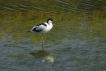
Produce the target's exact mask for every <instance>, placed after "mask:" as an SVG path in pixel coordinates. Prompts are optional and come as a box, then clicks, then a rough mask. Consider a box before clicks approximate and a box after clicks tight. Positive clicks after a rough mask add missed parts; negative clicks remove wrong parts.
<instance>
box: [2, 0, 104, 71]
mask: <svg viewBox="0 0 106 71" xmlns="http://www.w3.org/2000/svg"><path fill="white" fill-rule="evenodd" d="M55 2H57V3H60V4H59V5H61V4H64V5H65V6H66V7H67V6H68V5H69V4H70V3H71V4H72V6H71V5H69V6H68V8H69V7H70V6H71V7H70V8H71V10H72V11H73V10H74V11H76V12H77V11H78V13H77V14H75V13H73V14H72V15H70V14H64V13H66V12H65V11H66V10H65V8H66V7H63V6H61V8H62V9H60V7H58V6H57V7H56V9H51V8H47V10H50V12H51V11H52V12H60V11H64V10H65V11H64V12H61V13H62V14H53V15H52V14H49V15H50V16H52V17H53V19H54V21H53V25H54V27H53V29H52V30H51V31H50V32H48V33H47V34H45V35H44V39H45V44H44V47H45V51H43V50H42V45H41V44H42V43H41V42H42V41H41V34H37V33H28V32H27V31H28V30H29V29H30V28H31V27H32V26H34V25H36V24H34V23H39V22H43V20H46V19H42V18H41V17H45V15H48V14H43V13H40V14H39V15H40V16H41V17H38V16H35V15H34V14H32V13H27V14H26V12H22V13H20V12H19V14H18V15H19V16H18V15H14V14H13V15H11V16H10V15H6V16H5V15H4V16H3V17H1V18H0V32H1V33H0V43H1V44H0V71H106V67H105V66H106V48H105V47H106V29H105V27H106V25H105V23H106V21H105V18H103V17H102V18H101V16H100V15H99V16H100V17H99V18H97V17H98V14H99V13H100V12H99V13H98V11H97V12H96V13H97V16H96V15H92V17H90V16H91V14H89V15H88V14H87V15H85V11H84V10H83V11H82V9H81V8H82V7H83V5H84V6H87V7H86V8H87V9H88V8H89V7H90V8H91V7H92V8H93V9H95V8H94V7H96V4H94V3H93V2H91V3H90V2H84V3H83V2H80V1H79V3H78V4H79V5H81V6H79V7H78V8H75V7H76V6H74V4H73V2H68V0H67V1H60V0H56V1H55ZM101 3H102V2H101ZM8 5H12V7H13V6H14V7H13V8H10V6H9V7H8ZM8 5H7V6H3V5H2V4H1V5H0V6H2V8H5V9H10V10H15V9H16V10H17V9H20V8H25V9H26V10H27V9H29V8H28V7H29V5H28V4H25V5H24V4H16V5H15V4H13V3H9V4H8ZM75 5H76V4H75ZM45 7H46V6H43V5H39V3H38V5H37V6H31V10H33V11H35V10H34V9H33V8H36V9H39V10H42V11H43V12H44V13H45ZM101 7H103V6H101ZM58 8H59V9H58ZM103 8H104V7H103ZM66 9H67V8H66ZM90 10H91V9H90ZM68 11H69V10H68ZM79 11H82V12H84V13H83V14H84V15H83V14H82V13H79ZM7 12H8V11H7ZM48 12H49V11H48ZM86 12H87V13H88V12H89V11H88V10H86ZM16 14H17V13H16ZM78 14H81V15H79V17H78V16H77V15H78ZM26 15H27V16H26ZM50 16H47V17H50ZM58 16H60V17H58ZM74 16H76V17H74ZM104 16H105V15H104ZM14 17H15V19H14ZM39 18H41V20H39ZM57 18H58V19H57ZM60 18H61V19H60ZM37 20H38V21H37ZM19 23H20V24H19ZM29 23H30V24H29ZM25 26H26V27H27V28H26V27H25Z"/></svg>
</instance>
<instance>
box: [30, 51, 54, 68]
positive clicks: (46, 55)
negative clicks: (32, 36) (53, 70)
mask: <svg viewBox="0 0 106 71" xmlns="http://www.w3.org/2000/svg"><path fill="white" fill-rule="evenodd" d="M30 54H31V55H33V56H34V57H35V58H37V59H40V60H41V61H42V62H45V63H48V64H50V65H51V66H54V57H53V55H52V54H51V53H50V52H48V51H45V50H38V51H33V52H31V53H30Z"/></svg>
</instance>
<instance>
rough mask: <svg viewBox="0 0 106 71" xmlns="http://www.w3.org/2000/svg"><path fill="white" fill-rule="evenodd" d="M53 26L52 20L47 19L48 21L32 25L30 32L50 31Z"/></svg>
mask: <svg viewBox="0 0 106 71" xmlns="http://www.w3.org/2000/svg"><path fill="white" fill-rule="evenodd" d="M52 27H53V24H52V21H51V20H48V22H44V23H42V24H40V25H38V26H34V27H33V28H32V29H31V30H30V32H37V31H39V33H46V32H48V31H50V30H51V29H52ZM34 28H36V30H35V31H34Z"/></svg>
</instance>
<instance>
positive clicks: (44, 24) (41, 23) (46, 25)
mask: <svg viewBox="0 0 106 71" xmlns="http://www.w3.org/2000/svg"><path fill="white" fill-rule="evenodd" d="M40 25H44V26H47V25H46V24H45V23H41V24H39V25H37V26H40Z"/></svg>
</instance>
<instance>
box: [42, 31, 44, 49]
mask: <svg viewBox="0 0 106 71" xmlns="http://www.w3.org/2000/svg"><path fill="white" fill-rule="evenodd" d="M42 49H43V50H44V38H43V33H42Z"/></svg>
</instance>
